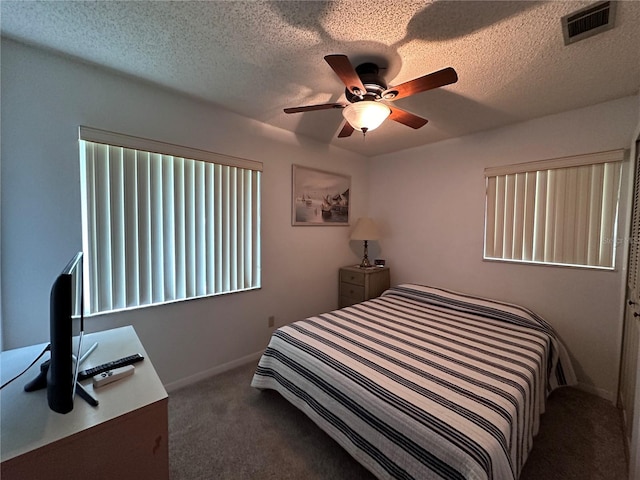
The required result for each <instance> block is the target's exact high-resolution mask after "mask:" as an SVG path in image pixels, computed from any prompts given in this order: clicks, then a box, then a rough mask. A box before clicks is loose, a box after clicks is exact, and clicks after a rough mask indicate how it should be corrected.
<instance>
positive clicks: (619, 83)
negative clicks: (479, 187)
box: [0, 0, 640, 156]
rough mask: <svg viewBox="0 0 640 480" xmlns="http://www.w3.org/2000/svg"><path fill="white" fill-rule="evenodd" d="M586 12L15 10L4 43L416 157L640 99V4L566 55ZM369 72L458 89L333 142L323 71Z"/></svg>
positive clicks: (402, 5)
mask: <svg viewBox="0 0 640 480" xmlns="http://www.w3.org/2000/svg"><path fill="white" fill-rule="evenodd" d="M592 3H593V2H581V1H553V2H528V1H498V2H492V1H479V2H468V1H453V0H439V1H433V2H425V1H405V0H402V1H400V0H396V1H384V2H380V1H377V0H372V1H366V2H362V1H337V2H314V1H300V2H288V1H273V2H266V1H242V2H229V1H180V2H172V1H125V2H119V1H98V2H94V1H91V2H89V1H56V2H53V1H46V2H43V1H18V2H16V1H8V0H3V1H1V2H0V22H1V23H0V24H1V31H2V35H3V36H6V37H8V38H12V39H14V40H18V41H22V42H25V43H28V44H32V45H37V46H42V47H46V48H48V49H51V50H54V51H57V52H61V53H63V54H66V55H70V56H72V57H75V58H78V59H81V60H83V61H87V62H90V63H93V64H98V65H102V66H105V67H108V68H110V69H113V70H116V71H119V72H122V73H125V74H129V75H132V76H135V77H139V78H142V79H146V80H148V81H152V82H154V83H157V84H160V85H163V86H165V87H168V88H171V89H174V90H177V91H180V92H183V93H186V94H189V95H191V96H194V97H197V98H199V99H202V100H206V101H209V102H212V103H214V104H216V105H218V106H220V107H223V108H225V109H227V110H231V111H233V112H236V113H239V114H241V115H244V116H246V117H250V118H254V119H257V120H259V121H261V122H264V123H267V124H270V125H274V126H276V127H280V128H284V129H287V130H291V131H293V132H296V133H297V134H299V135H305V136H309V137H313V138H315V139H317V140H319V141H320V142H324V143H331V144H333V145H335V146H338V147H342V148H345V149H348V150H352V151H354V152H359V153H362V154H364V155H368V156H371V155H377V154H381V153H389V152H393V151H398V150H402V149H405V148H411V147H416V146H419V145H423V144H427V143H431V142H435V141H439V140H443V139H446V138H452V137H457V136H461V135H465V134H469V133H473V132H477V131H481V130H486V129H490V128H495V127H498V126H502V125H506V124H509V123H513V122H517V121H522V120H526V119H530V118H535V117H540V116H543V115H548V114H552V113H557V112H561V111H565V110H570V109H574V108H579V107H583V106H587V105H591V104H595V103H599V102H603V101H608V100H612V99H615V98H620V97H623V96H628V95H634V94H637V93H638V91H640V40H639V39H640V2H638V1H621V2H618V3H617V16H616V24H615V28H614V29H612V30H609V31H606V32H604V33H602V34H600V35H597V36H594V37H591V38H587V39H585V40H582V41H579V42H576V43H574V44H572V45H570V46H565V45H564V42H563V37H562V29H561V24H560V19H561V17H562V16H564V15H567V14H569V13H571V12H573V11H575V10H577V9H580V8H582V7H584V6H586V5H590V4H592ZM334 53H340V54H346V55H348V56H349V58H350V59H351V61H352V63H353V64H354V66H355V65H358V64H359V63H362V62H364V61H374V62H375V63H377V64H378V65H379V66H380V67H382V68H385V69H386V70H382V72H383V74H384V77H385V79H386V81H387V83H388V84H389V85H397V84H399V83H402V82H405V81H407V80H411V79H413V78H416V77H419V76H422V75H424V74H427V73H430V72H433V71H436V70H440V69H442V68H444V67H447V66H451V67H453V68H455V70H456V71H457V72H458V76H459V81H458V82H457V83H455V84H453V85H449V86H446V87H442V88H439V89H436V90H430V91H427V92H423V93H419V94H417V95H414V96H411V97H409V98H404V99H400V100H398V101H397V105H398V106H399V107H401V108H403V109H405V110H408V111H410V112H412V113H415V114H417V115H420V116H422V117H425V118H427V119H429V123H428V124H427V125H426V126H424V127H423V128H421V129H419V130H413V129H411V128H408V127H406V126H403V125H400V124H398V123H396V122H392V121H386V122H385V123H384V124H383V125H382V126H381V127H380V128H378V129H377V130H375V131H372V132H370V133H369V134H368V135H367V136H366V139H363V138H362V135H361V134H359V132H357V131H356V132H354V134H353V135H352V136H351V137H349V138H344V139H338V138H336V135H337V132H338V131H339V129H340V127H341V125H342V115H341V112H340V110H324V111H315V112H307V113H298V114H292V115H286V114H284V113H283V111H282V109H283V108H285V107H296V106H301V105H310V104H316V103H326V102H336V101H344V85H343V84H342V83H341V82H340V80H339V79H338V77H337V76H336V75H335V73H334V72H333V71H332V70H331V68H330V67H329V66H328V65H327V64H326V63H325V62H324V60H323V57H324V56H325V55H327V54H334Z"/></svg>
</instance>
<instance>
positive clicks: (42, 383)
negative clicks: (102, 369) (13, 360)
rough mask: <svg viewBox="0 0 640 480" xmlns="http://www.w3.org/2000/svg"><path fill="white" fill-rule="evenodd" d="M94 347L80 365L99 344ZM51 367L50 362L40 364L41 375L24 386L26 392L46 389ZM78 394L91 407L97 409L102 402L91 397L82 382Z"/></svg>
mask: <svg viewBox="0 0 640 480" xmlns="http://www.w3.org/2000/svg"><path fill="white" fill-rule="evenodd" d="M93 345H94V346H92V347H91V348H90V349H89V350H88V351H87V353H86V354H85V355H83V356H82V358H81V359H80V364H82V362H83V361H84V360H85V359H86V358H87V357H88V356H89V354H90V353H91V352H92V351H93V349H94V348H95V345H97V344H96V343H94V344H93ZM74 358H75V357H74ZM49 365H51V362H50V361H49V360H45V361H44V362H42V363H41V364H40V373H39V374H38V376H37V377H36V378H34V379H33V380H31V381H30V382H29V383H27V384H26V385H25V386H24V391H25V392H35V391H37V390H42V389H44V388H47V372H48V371H49ZM78 367H79V366H78ZM76 394H77V395H78V396H79V397H80V398H82V399H83V400H84V401H85V402H87V403H88V404H89V405H91V406H92V407H97V406H98V404H99V403H100V402H98V400H96V398H95V397H94V396H93V395H91V394H90V393H89V392H88V391H87V390H86V389H85V388H84V387H83V386H82V384H81V383H80V382H76Z"/></svg>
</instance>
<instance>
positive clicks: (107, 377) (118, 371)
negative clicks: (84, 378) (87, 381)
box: [93, 365, 136, 388]
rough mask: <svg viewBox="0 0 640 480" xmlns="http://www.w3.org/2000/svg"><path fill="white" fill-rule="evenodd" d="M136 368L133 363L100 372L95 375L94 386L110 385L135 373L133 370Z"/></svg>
mask: <svg viewBox="0 0 640 480" xmlns="http://www.w3.org/2000/svg"><path fill="white" fill-rule="evenodd" d="M135 369H136V367H134V366H133V365H127V366H126V367H120V368H114V369H113V370H108V371H106V372H102V373H99V374H98V375H94V377H93V388H98V387H102V386H104V385H108V384H110V383H112V382H115V381H116V380H120V379H121V378H124V377H128V376H129V375H133V371H134V370H135Z"/></svg>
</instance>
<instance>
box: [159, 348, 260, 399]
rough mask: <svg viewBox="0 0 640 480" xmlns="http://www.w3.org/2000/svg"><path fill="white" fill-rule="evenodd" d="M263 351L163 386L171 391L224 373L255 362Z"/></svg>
mask: <svg viewBox="0 0 640 480" xmlns="http://www.w3.org/2000/svg"><path fill="white" fill-rule="evenodd" d="M263 353H264V350H261V351H259V352H255V353H252V354H250V355H247V356H244V357H241V358H238V359H236V360H233V361H231V362H228V363H223V364H222V365H218V366H215V367H213V368H209V369H208V370H204V371H202V372H199V373H196V374H195V375H191V376H189V377H186V378H183V379H180V380H177V381H175V382H171V383H167V384H166V385H165V386H164V388H165V390H166V391H167V392H169V393H171V392H172V391H175V390H178V389H179V388H182V387H186V386H187V385H191V384H194V383H196V382H199V381H200V380H204V379H205V378H209V377H213V376H214V375H219V374H220V373H224V372H226V371H228V370H232V369H234V368H236V367H239V366H241V365H245V364H247V363H249V362H257V361H258V360H259V359H260V357H261V356H262V354H263Z"/></svg>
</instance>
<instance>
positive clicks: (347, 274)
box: [339, 266, 389, 308]
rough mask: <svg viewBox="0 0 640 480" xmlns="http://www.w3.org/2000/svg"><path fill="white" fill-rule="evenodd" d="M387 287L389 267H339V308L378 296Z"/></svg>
mask: <svg viewBox="0 0 640 480" xmlns="http://www.w3.org/2000/svg"><path fill="white" fill-rule="evenodd" d="M388 288H389V267H371V268H360V267H358V266H350V267H342V268H341V269H340V303H339V306H340V308H343V307H348V306H349V305H353V304H354V303H360V302H364V301H365V300H370V299H372V298H376V297H379V296H380V294H381V293H382V292H384V291H385V290H386V289H388Z"/></svg>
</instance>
